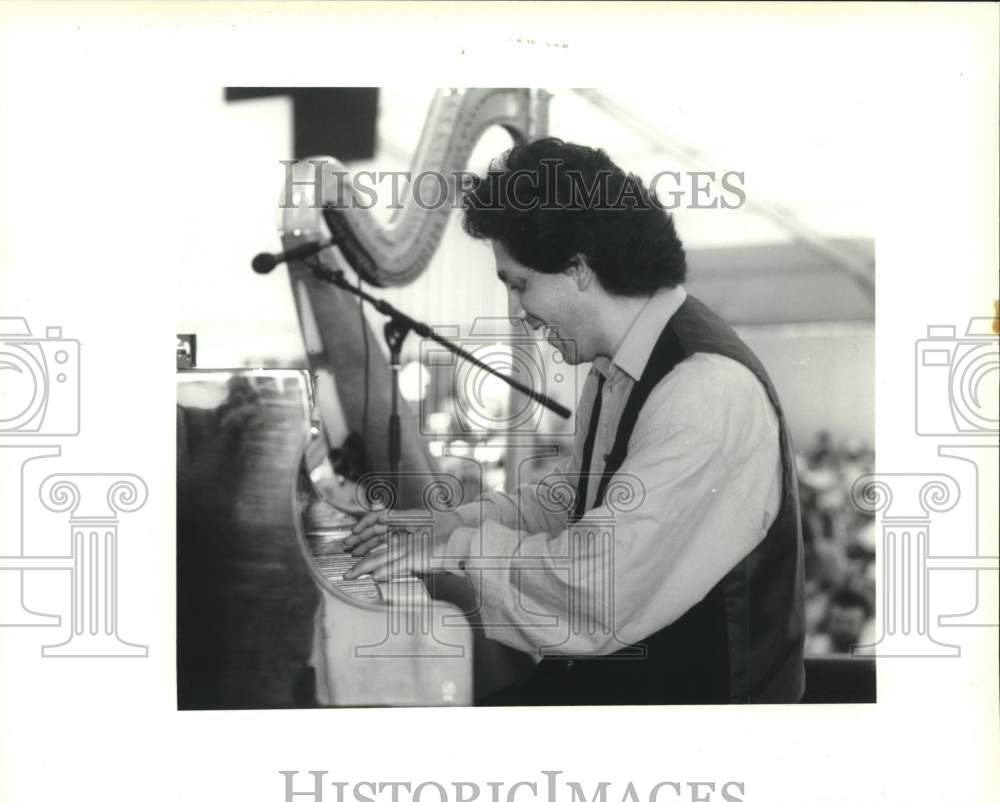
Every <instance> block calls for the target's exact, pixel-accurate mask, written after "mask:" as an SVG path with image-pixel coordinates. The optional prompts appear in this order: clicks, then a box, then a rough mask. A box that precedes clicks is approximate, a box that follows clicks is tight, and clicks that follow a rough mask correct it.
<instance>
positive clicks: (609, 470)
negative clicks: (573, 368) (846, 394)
mask: <svg viewBox="0 0 1000 802" xmlns="http://www.w3.org/2000/svg"><path fill="white" fill-rule="evenodd" d="M465 201H466V202H465V220H464V226H465V230H466V232H467V233H469V234H470V235H471V236H473V237H476V238H478V239H487V240H489V241H490V242H491V243H492V246H493V250H494V255H495V258H496V268H497V275H498V277H499V279H500V281H501V282H503V284H504V286H505V287H506V290H507V293H508V298H509V303H510V308H511V315H512V316H514V315H516V314H521V315H523V317H524V319H525V321H526V322H527V323H528V324H529V325H530V326H531V327H532V328H533V329H535V330H537V329H539V328H544V329H545V331H546V338H547V340H548V341H549V342H550V343H551V344H552V345H553V346H554V347H555V348H557V349H559V351H560V352H562V355H563V356H564V357H565V358H566V360H567V361H569V362H571V363H572V364H578V363H591V370H590V374H589V376H588V378H587V381H586V383H585V385H584V387H583V390H582V394H581V398H580V402H579V405H578V408H577V416H578V417H577V419H578V421H579V425H578V426H577V436H576V441H575V447H574V451H573V454H572V455H571V456H569V457H566V459H565V460H564V461H563V462H562V463H561V464H560V466H559V468H558V469H557V471H555V472H554V473H553V475H552V476H550V477H547V478H546V479H544V480H542V483H540V484H539V485H534V486H522V487H518V488H516V489H515V490H514V491H512V492H510V493H489V494H486V495H485V496H484V497H483V498H482V499H481V500H480V502H477V503H474V504H470V505H467V506H463V507H459V508H458V509H456V510H454V511H452V512H449V513H447V514H443V515H438V516H437V517H436V521H435V527H434V532H433V535H428V536H426V537H423V536H421V537H417V536H413V535H410V534H408V533H394V532H393V530H392V527H391V519H388V520H389V523H387V514H386V513H385V512H372V513H369V514H368V515H366V516H364V517H363V518H362V519H361V520H360V521H359V522H358V523H357V525H356V526H355V527H354V531H353V534H352V535H351V537H350V538H348V540H347V545H348V547H350V548H351V549H352V550H353V553H354V554H356V555H358V556H359V557H360V558H361V559H360V560H359V561H358V563H357V564H356V565H355V566H354V568H353V569H352V570H351V572H350V574H349V577H353V576H359V575H362V574H365V573H371V574H373V575H374V576H375V577H376V579H381V578H384V577H386V576H388V575H391V574H395V573H399V572H405V571H410V570H425V569H426V567H428V566H429V567H430V568H431V569H434V570H437V569H444V570H448V571H451V572H453V573H459V574H463V575H465V576H466V577H467V578H468V579H469V581H470V583H471V584H472V585H473V586H474V587H475V589H476V594H477V596H478V598H479V601H480V605H481V614H482V619H483V622H484V624H485V626H486V627H487V629H486V634H487V635H488V636H489V637H490V638H493V639H495V640H498V641H501V642H503V643H506V644H508V645H510V646H512V647H514V648H516V649H519V650H521V651H524V652H527V653H530V654H531V655H533V657H534V658H535V660H536V661H537V665H536V666H535V669H534V671H533V672H531V674H530V676H528V677H527V678H526V679H525V680H524V681H522V682H520V683H517V684H515V685H514V686H512V687H510V688H508V689H507V690H505V691H503V692H501V694H499V695H498V696H496V697H494V698H492V699H491V700H488V701H489V702H490V703H494V704H667V703H727V702H735V703H739V702H797V701H798V700H799V699H800V698H801V695H802V692H803V687H804V670H803V660H802V647H803V635H804V633H803V610H802V537H801V531H800V526H799V510H798V495H797V490H796V480H795V467H794V460H793V454H792V451H791V446H790V443H789V439H788V435H787V432H786V428H785V424H784V418H783V416H782V412H781V408H780V405H779V402H778V398H777V395H776V394H775V391H774V388H773V386H772V385H771V382H770V380H769V379H768V377H767V374H766V372H765V371H764V369H763V367H762V366H761V364H760V362H759V360H758V359H757V357H756V356H755V355H754V354H753V353H752V352H751V351H750V349H749V348H748V347H747V346H746V345H745V344H744V343H743V342H742V341H741V340H740V339H739V338H738V337H737V335H736V334H735V333H734V332H733V330H732V329H731V328H730V327H729V326H728V325H726V324H725V323H724V322H723V321H722V320H721V319H720V318H718V317H717V316H716V315H715V314H714V313H712V312H711V311H710V310H709V309H708V308H707V307H705V306H704V305H703V304H702V303H701V302H699V301H698V300H697V299H696V298H694V297H693V296H690V295H688V294H687V293H686V291H685V289H684V284H683V282H684V279H685V273H686V266H685V257H684V251H683V248H682V246H681V243H680V241H679V239H678V237H677V235H676V233H675V231H674V226H673V222H672V220H671V218H670V216H669V215H668V214H667V212H666V211H665V210H664V209H663V208H662V206H660V205H659V204H658V202H657V200H656V198H655V196H654V195H652V194H651V193H650V192H649V191H648V190H647V189H646V188H645V186H644V185H643V184H642V182H641V181H640V180H639V179H638V178H636V177H634V176H632V175H630V174H626V173H625V172H623V171H622V170H621V169H620V168H619V167H617V166H616V165H615V164H614V163H613V162H612V161H611V160H610V159H609V158H608V157H607V155H606V154H605V153H604V152H603V151H601V150H594V149H591V148H587V147H582V146H578V145H572V144H567V143H564V142H562V141H560V140H558V139H551V138H550V139H543V140H539V141H536V142H533V143H530V144H526V145H521V146H517V147H514V148H513V149H512V150H510V151H509V152H508V153H507V154H505V155H504V157H502V159H501V160H500V161H499V162H497V163H494V165H493V167H492V168H491V169H490V171H489V172H488V173H487V175H486V176H485V177H482V178H480V179H478V180H477V181H475V182H474V183H473V185H472V186H471V187H470V188H469V189H468V190H467V192H466V196H465ZM560 481H564V482H565V481H569V482H571V483H572V485H573V486H574V487H575V488H576V498H575V501H574V502H573V504H572V505H569V507H568V508H565V509H563V510H562V511H561V512H559V511H556V510H555V509H554V508H553V505H552V504H551V503H542V502H541V501H540V495H541V494H542V493H545V492H546V491H551V490H552V489H553V487H554V485H553V483H556V484H557V483H558V482H560ZM616 482H626V483H631V491H632V492H635V493H637V494H638V496H637V498H638V499H640V501H639V503H637V504H633V505H632V506H631V507H629V508H628V509H624V510H621V509H617V510H616V509H613V507H614V505H613V504H611V501H612V499H611V497H610V496H609V497H608V498H607V499H605V493H606V491H608V490H609V488H612V487H613V486H614V484H615V483H616ZM551 495H552V493H551V492H550V493H549V496H550V497H551ZM609 518H610V519H612V520H613V526H611V527H609V526H608V520H609ZM595 531H598V532H600V533H610V534H609V535H608V536H597V537H593V536H588V535H589V534H590V533H593V532H595ZM387 536H388V537H390V538H391V539H392V543H391V545H392V547H391V548H386V547H384V546H382V544H383V543H384V541H385V539H386V537H387ZM421 566H423V567H424V568H421ZM553 622H556V623H555V624H553Z"/></svg>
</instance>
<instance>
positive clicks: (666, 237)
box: [463, 137, 687, 296]
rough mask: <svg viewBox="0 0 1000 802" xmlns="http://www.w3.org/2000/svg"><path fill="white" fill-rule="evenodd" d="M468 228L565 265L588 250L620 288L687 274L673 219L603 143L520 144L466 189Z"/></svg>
mask: <svg viewBox="0 0 1000 802" xmlns="http://www.w3.org/2000/svg"><path fill="white" fill-rule="evenodd" d="M463 200H464V208H465V219H464V222H463V227H464V228H465V231H466V233H468V234H469V235H470V236H472V237H475V238H476V239H489V240H494V241H497V242H500V243H501V244H502V245H503V246H504V248H506V250H507V252H508V253H510V255H511V256H513V257H514V259H516V260H517V261H518V262H520V263H521V264H523V265H525V266H526V267H530V268H532V269H534V270H538V271H540V272H542V273H559V272H561V271H562V270H565V269H566V268H567V267H568V266H569V265H570V263H571V259H572V257H574V256H575V255H577V254H583V255H584V256H585V257H586V259H587V263H588V264H589V265H590V267H591V269H593V270H594V272H595V273H596V274H597V277H598V280H599V281H600V282H601V285H602V286H603V287H604V289H605V290H607V291H608V292H610V293H613V294H616V295H629V296H640V295H651V294H652V293H654V292H656V291H657V290H659V289H661V288H664V287H675V286H677V285H678V284H680V283H682V282H683V281H684V277H685V274H686V272H687V268H686V263H685V259H684V248H683V246H682V245H681V242H680V239H678V237H677V233H676V231H675V230H674V224H673V220H672V219H671V217H670V215H669V214H668V213H667V212H666V210H665V209H664V208H663V207H662V206H661V205H660V204H659V202H658V201H657V199H656V197H655V195H654V194H652V193H650V192H649V191H648V190H647V189H646V187H645V185H644V184H643V182H642V180H641V179H640V178H638V177H637V176H635V175H633V174H631V173H625V172H624V171H623V170H622V169H621V168H620V167H618V166H617V165H616V164H615V163H614V162H613V161H611V159H610V158H609V157H608V155H607V153H605V152H604V151H603V150H600V149H594V148H588V147H585V146H583V145H575V144H572V143H569V142H563V141H562V140H561V139H557V138H555V137H548V138H545V139H539V140H536V141H534V142H530V143H528V144H525V145H517V146H515V147H513V148H511V149H510V150H509V151H507V152H506V153H505V154H503V156H501V157H500V159H498V160H495V161H494V162H493V164H492V165H491V166H490V169H489V170H488V172H487V173H486V175H485V176H481V177H476V178H474V179H473V180H472V182H471V184H469V185H467V186H466V188H465V191H464V197H463Z"/></svg>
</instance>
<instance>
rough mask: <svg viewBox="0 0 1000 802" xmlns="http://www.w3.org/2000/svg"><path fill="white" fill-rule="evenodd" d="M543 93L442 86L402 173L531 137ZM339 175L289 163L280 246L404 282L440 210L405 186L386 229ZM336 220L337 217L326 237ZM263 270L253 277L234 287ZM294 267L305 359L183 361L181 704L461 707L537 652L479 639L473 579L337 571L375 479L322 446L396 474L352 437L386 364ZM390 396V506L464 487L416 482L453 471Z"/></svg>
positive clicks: (543, 111)
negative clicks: (301, 366)
mask: <svg viewBox="0 0 1000 802" xmlns="http://www.w3.org/2000/svg"><path fill="white" fill-rule="evenodd" d="M548 101H549V95H548V93H546V92H544V91H542V90H529V89H516V88H476V89H442V90H439V91H438V92H437V93H436V94H435V96H434V99H433V101H432V103H431V107H430V109H429V111H428V116H427V120H426V122H425V125H424V129H423V132H422V134H421V138H420V142H419V143H418V145H417V149H416V152H415V154H414V158H413V163H412V165H411V173H412V174H413V175H418V174H420V173H423V172H427V171H430V172H437V173H439V174H441V175H446V176H447V175H453V174H455V173H456V171H462V170H464V169H465V168H466V167H467V165H468V159H469V156H470V154H471V152H472V149H473V147H474V146H475V144H476V143H477V142H478V140H479V139H480V137H481V136H482V134H483V133H484V132H485V131H486V130H487V129H489V128H491V127H493V126H502V127H503V128H505V129H506V130H507V132H508V133H509V134H510V135H511V136H512V137H513V138H514V140H515V141H518V142H523V141H528V140H532V139H535V138H537V137H539V136H544V135H545V132H546V130H547V125H548ZM346 169H347V168H346V167H345V165H343V164H342V163H340V162H339V161H337V160H336V159H335V158H332V157H329V156H320V157H316V158H311V159H305V160H302V161H301V162H299V163H297V164H296V165H294V168H293V174H294V178H295V187H296V190H295V193H294V198H293V199H292V202H291V203H290V204H289V203H285V202H282V201H279V203H278V204H277V205H278V206H280V213H279V217H280V223H279V233H280V238H281V245H282V248H283V249H285V250H287V249H290V248H292V247H294V246H296V245H298V244H301V243H302V242H303V241H312V240H317V239H326V238H327V237H329V236H331V235H332V234H333V233H336V234H337V237H338V241H339V245H338V249H337V252H336V253H334V251H333V249H328V250H325V251H322V252H320V253H319V254H317V255H316V256H315V257H312V259H313V260H315V261H316V262H318V263H320V264H322V265H323V266H324V267H326V268H330V269H346V270H347V271H353V274H354V276H355V277H357V278H359V279H363V280H364V281H366V282H367V283H368V284H370V285H372V286H376V287H389V286H401V285H405V284H407V283H409V282H411V281H413V280H414V279H416V278H417V277H418V276H419V275H420V274H421V273H422V272H423V271H424V270H425V269H426V268H427V266H428V264H429V263H430V261H431V258H432V256H433V254H434V252H435V250H436V249H437V246H438V244H439V242H440V239H441V237H442V234H443V232H444V230H445V225H446V223H447V220H448V217H449V215H450V213H451V204H441V205H439V206H438V207H434V208H427V207H426V206H423V205H421V204H418V203H415V202H414V200H413V198H408V199H407V200H406V201H405V202H404V203H403V204H402V205H401V207H399V208H398V209H396V210H394V211H393V213H392V217H391V219H390V220H389V221H388V222H383V221H381V220H379V219H376V217H375V216H374V215H373V214H372V213H371V211H369V210H368V208H367V207H366V205H365V204H360V205H357V204H352V203H350V199H349V198H340V197H339V194H338V193H339V190H338V189H337V187H339V186H340V184H341V182H339V181H333V180H330V181H323V180H320V179H322V177H323V174H325V173H330V174H331V175H333V174H341V175H342V174H344V171H345V170H346ZM317 172H318V173H319V174H317ZM345 186H346V187H347V190H348V191H349V190H350V182H346V183H345ZM276 189H277V188H276ZM317 193H321V196H317ZM277 194H278V193H277V192H276V200H277ZM283 194H284V187H282V196H283ZM331 205H332V206H335V207H336V208H337V209H338V210H339V213H338V214H336V215H334V216H333V217H332V218H329V219H328V218H325V217H324V216H323V215H322V213H321V209H322V207H323V206H331ZM331 220H333V221H335V222H336V225H338V226H341V227H342V229H340V230H338V231H336V232H332V231H330V230H329V226H330V225H332V224H333V223H332V222H331ZM248 256H249V255H248ZM268 279H273V277H265V278H261V277H256V278H255V277H253V275H252V274H251V273H250V271H249V270H248V272H247V280H248V281H252V280H268ZM288 279H289V282H290V289H291V294H292V298H293V300H294V302H295V308H296V312H297V315H298V322H299V326H300V329H301V333H302V338H303V343H304V345H305V349H304V352H305V357H306V362H307V365H308V370H281V369H274V370H252V369H241V370H197V369H190V370H188V369H181V370H179V371H178V385H177V632H178V637H177V641H178V642H177V669H178V681H177V687H178V707H179V708H181V709H226V708H267V707H310V706H360V705H468V704H472V703H473V702H474V701H475V700H476V699H478V698H483V697H485V696H487V695H489V694H490V693H492V692H493V691H496V690H499V689H500V688H502V687H503V686H504V685H506V684H508V683H509V682H511V681H512V680H513V679H515V678H516V677H517V676H518V675H519V674H520V673H521V672H522V671H524V670H525V669H526V668H528V667H530V665H531V659H530V658H529V657H527V656H526V655H522V654H519V653H517V652H514V651H513V650H510V649H507V648H506V647H504V646H502V645H500V644H499V643H496V642H494V641H490V640H488V639H487V638H485V637H484V636H483V630H482V628H481V627H480V626H479V625H478V619H477V616H476V603H475V600H474V594H473V593H472V589H471V588H470V587H469V586H468V585H467V583H466V582H465V580H463V579H461V578H459V577H456V576H453V575H450V574H431V575H426V576H422V577H421V579H416V578H412V577H411V578H407V579H402V580H397V581H393V582H388V583H383V584H376V583H375V582H373V581H371V580H370V579H365V578H362V579H360V580H358V581H354V582H347V581H345V580H344V579H343V573H344V570H345V569H346V568H347V567H348V566H349V565H350V564H351V563H352V559H351V557H350V555H348V554H345V553H344V552H343V550H342V549H341V547H340V544H341V543H342V541H343V538H344V537H345V536H346V535H347V533H348V531H349V529H350V526H351V524H352V523H353V522H354V521H355V520H356V517H357V515H358V514H360V513H362V512H364V503H363V502H364V501H365V493H371V492H374V491H372V487H373V486H374V485H376V484H377V480H376V481H375V482H372V483H369V484H366V483H363V482H359V484H358V485H357V486H355V485H354V484H353V480H354V479H356V478H357V479H360V477H355V476H348V475H346V474H345V472H343V471H341V472H339V473H338V470H337V469H336V468H335V466H333V464H332V462H331V459H330V452H331V451H343V450H344V448H345V444H346V443H347V438H349V437H350V436H352V435H353V434H355V433H359V432H360V435H359V436H360V438H361V440H362V445H363V446H364V448H365V450H366V452H367V453H366V459H365V463H366V464H365V469H366V471H367V472H369V473H370V474H374V475H379V474H381V475H382V476H388V475H390V471H389V466H388V464H387V458H386V448H385V443H384V442H382V443H378V442H367V443H366V442H364V441H365V439H366V438H372V440H373V441H374V438H375V437H377V436H379V434H380V433H381V432H382V431H384V429H383V428H382V427H383V426H384V422H385V421H386V420H387V419H388V417H389V411H390V401H391V398H392V396H391V388H390V383H389V379H388V375H389V366H388V364H387V361H386V359H385V358H384V356H383V354H382V352H381V351H380V349H379V348H378V347H377V345H376V344H375V343H373V342H372V338H373V337H374V334H373V333H372V332H371V330H370V329H369V327H368V326H367V324H365V323H364V322H362V321H361V320H359V316H358V310H357V306H356V303H355V299H353V298H348V297H346V296H345V295H344V293H343V292H342V291H340V290H337V289H335V288H333V287H331V286H330V285H329V284H327V283H324V282H322V281H320V280H319V279H318V278H317V277H316V276H315V274H314V273H313V271H312V269H311V268H310V266H309V265H307V264H306V262H305V261H304V260H302V259H293V260H291V261H290V262H289V264H288ZM401 407H402V408H401V410H400V412H401V418H402V426H401V451H402V473H403V475H404V476H408V477H415V479H416V481H408V482H407V483H406V486H403V487H399V488H397V491H398V493H397V495H396V497H395V499H394V500H393V501H394V503H389V504H387V505H386V506H389V507H394V508H396V509H401V510H409V509H415V508H419V507H426V504H425V502H426V501H427V500H428V499H434V498H452V499H459V498H460V497H461V495H462V494H457V495H456V494H454V493H451V492H444V493H441V494H435V493H430V494H428V493H427V492H426V491H427V487H426V486H421V485H422V484H423V485H426V484H427V483H428V482H429V483H431V484H434V483H440V484H441V486H442V487H447V483H448V481H449V478H450V477H447V476H440V475H439V474H438V473H437V472H436V469H435V463H434V461H433V459H432V458H431V456H430V453H429V451H428V448H427V445H426V442H425V440H424V438H422V437H421V435H420V433H419V427H418V425H417V422H416V421H415V420H414V416H413V415H412V414H411V413H410V412H409V410H408V409H407V408H406V406H405V404H403V405H401ZM366 423H367V424H368V427H367V430H366V426H365V424H366ZM358 491H360V492H358ZM368 500H369V501H370V500H371V499H370V498H369V499H368ZM456 503H457V502H456ZM406 523H407V528H410V529H413V528H414V527H421V526H429V525H430V519H429V517H428V518H427V519H426V520H414V521H412V522H410V521H407V522H406Z"/></svg>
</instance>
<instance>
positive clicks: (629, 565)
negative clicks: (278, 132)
mask: <svg viewBox="0 0 1000 802" xmlns="http://www.w3.org/2000/svg"><path fill="white" fill-rule="evenodd" d="M674 374H676V375H674ZM674 374H671V376H669V377H668V379H669V381H667V380H664V381H662V382H661V383H660V384H659V385H657V387H656V388H655V389H654V391H653V393H652V394H651V395H650V397H649V399H648V400H647V402H646V405H645V406H644V408H643V412H642V413H641V414H640V417H639V420H638V421H637V424H636V427H635V429H634V431H633V433H632V437H631V439H630V442H629V448H628V455H627V457H626V459H625V462H624V463H623V464H622V466H621V468H620V469H619V471H618V472H617V473H616V475H615V477H614V479H613V480H612V482H611V484H609V486H608V491H607V493H606V495H605V501H604V502H603V503H602V504H601V505H600V506H599V507H596V508H594V509H592V510H590V511H589V512H588V513H587V514H586V515H584V516H583V518H581V519H580V520H579V521H577V522H576V523H574V524H572V525H569V524H568V521H567V519H566V514H565V512H566V511H565V509H564V511H563V514H562V515H561V516H552V515H550V510H549V506H550V505H549V504H548V503H547V500H546V503H542V502H541V501H540V497H539V492H544V491H539V490H536V491H535V492H528V491H527V490H525V489H520V488H519V489H518V491H517V495H516V496H515V499H510V498H509V497H504V499H505V500H501V501H495V502H494V505H486V507H490V506H493V509H494V510H495V511H499V512H498V514H496V515H495V516H494V515H489V514H487V513H486V509H485V508H484V520H483V521H482V522H481V523H480V522H478V521H476V522H473V523H471V524H469V525H465V526H462V527H459V528H458V529H456V530H455V531H454V532H453V533H452V535H451V537H450V539H449V541H448V543H447V547H446V550H447V554H448V555H449V556H451V557H457V558H460V559H462V561H463V563H464V566H465V568H464V572H465V573H466V575H467V576H468V578H469V580H470V581H471V582H472V583H473V585H474V587H475V588H476V590H477V593H478V595H479V597H480V602H481V615H482V620H483V623H484V624H485V625H486V627H487V629H486V634H487V636H488V637H490V638H493V639H494V640H499V641H501V642H503V643H506V644H507V645H510V646H512V647H514V648H517V649H520V650H522V651H526V652H531V653H535V654H536V655H537V656H542V655H543V654H566V655H573V654H595V655H596V654H610V653H612V652H615V651H617V650H619V649H621V648H623V647H624V646H625V645H627V644H631V643H636V642H638V641H641V640H642V639H643V638H645V637H647V636H648V635H650V634H652V633H653V632H655V631H657V630H659V629H661V628H663V627H665V626H667V625H669V624H670V623H672V622H673V621H674V620H676V619H677V618H679V617H680V616H681V615H682V614H683V613H684V612H686V611H687V610H688V609H689V608H690V607H692V606H693V605H694V604H696V603H697V602H698V601H699V600H700V599H701V598H703V597H704V596H705V595H706V594H707V593H708V591H709V590H711V588H712V587H713V586H714V585H715V584H716V583H717V582H718V581H719V580H721V579H722V577H723V576H724V575H725V574H726V573H727V572H728V571H729V570H730V569H731V568H732V567H734V566H735V565H736V564H737V563H738V562H739V561H740V560H741V559H742V558H743V557H745V556H746V555H747V554H749V553H750V551H752V550H753V548H754V547H755V546H756V545H757V544H758V543H759V542H760V541H761V540H763V538H764V536H765V535H766V533H767V529H768V527H769V526H770V524H771V522H772V521H773V520H774V517H775V515H776V514H777V510H778V507H779V504H780V491H781V458H780V449H779V428H778V422H777V417H776V415H775V413H774V410H773V408H772V407H771V405H770V402H769V401H768V399H767V396H766V393H765V392H764V389H763V387H762V386H761V385H760V383H759V382H758V381H757V380H756V378H754V377H753V375H752V374H750V372H749V371H748V370H746V368H744V367H743V366H742V365H739V364H738V363H736V362H733V361H732V360H728V359H725V358H724V357H707V356H706V357H705V358H702V356H701V355H699V356H697V357H693V358H692V359H690V360H688V361H686V362H685V363H683V364H682V365H680V366H678V368H677V369H675V371H674ZM571 465H572V463H571V461H569V460H566V461H564V463H562V464H561V465H560V468H561V469H562V471H564V473H562V474H561V475H560V474H559V473H558V472H557V473H556V474H554V479H555V480H556V481H560V482H562V481H565V479H566V476H567V474H566V473H565V472H566V471H567V469H568V468H570V467H571ZM574 479H575V477H574ZM594 481H596V477H595V478H594ZM507 502H509V503H510V504H511V506H509V507H508V506H506V505H507ZM518 503H520V505H521V507H520V509H521V510H522V512H521V513H518V506H517V504H518ZM465 520H466V519H465V518H463V523H465ZM553 523H555V524H556V526H552V524H553ZM536 526H543V528H542V529H540V530H536V529H535V527H536ZM545 527H550V528H547V529H546V528H545Z"/></svg>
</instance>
